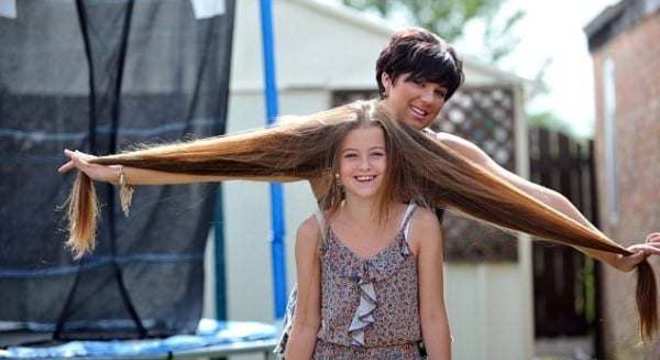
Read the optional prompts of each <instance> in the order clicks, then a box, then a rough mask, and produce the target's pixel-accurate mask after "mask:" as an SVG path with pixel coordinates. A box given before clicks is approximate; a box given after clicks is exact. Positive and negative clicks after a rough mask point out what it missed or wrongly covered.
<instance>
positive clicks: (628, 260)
mask: <svg viewBox="0 0 660 360" xmlns="http://www.w3.org/2000/svg"><path fill="white" fill-rule="evenodd" d="M436 135H437V137H436V139H437V140H438V141H440V142H442V143H443V144H444V145H446V146H448V147H450V148H451V149H452V150H454V151H456V152H458V153H459V154H461V155H463V156H465V157H466V158H468V159H470V160H472V161H473V162H475V163H476V164H478V165H480V166H482V167H483V168H485V169H486V170H489V171H491V172H492V173H494V174H496V175H499V176H500V177H502V178H504V179H506V180H507V181H508V182H510V183H511V184H512V185H514V186H515V187H517V188H518V189H520V190H522V191H524V192H526V193H527V194H529V195H530V196H532V197H534V198H535V199H537V200H539V201H541V202H542V203H544V204H546V205H548V206H550V207H551V208H553V209H555V210H557V211H559V212H560V213H562V214H564V215H566V216H568V217H569V218H571V219H573V220H575V221H577V222H578V223H580V224H582V225H585V226H587V227H588V228H590V229H593V230H596V231H599V230H598V229H597V228H596V227H595V226H594V225H593V224H591V223H590V222H589V220H587V218H585V217H584V215H582V213H580V211H579V210H578V209H577V208H576V207H575V206H574V205H573V204H572V203H571V202H570V201H569V200H568V199H567V198H566V197H565V196H563V195H562V194H560V193H558V192H557V191H554V190H552V189H548V188H546V187H543V186H541V185H538V184H535V183H533V182H531V181H528V180H527V179H525V178H522V177H520V176H518V175H516V174H514V173H512V172H510V171H508V170H507V169H505V168H503V167H501V166H500V165H499V164H497V163H496V162H495V161H494V160H493V159H492V158H491V157H490V156H488V154H486V153H485V152H484V151H483V150H481V149H480V148H479V147H478V146H476V145H475V144H473V143H471V142H470V141H468V140H465V139H463V138H461V137H458V136H456V135H452V134H448V133H438V134H436ZM576 249H578V250H580V251H581V252H583V253H585V254H586V255H588V256H591V257H592V258H595V259H598V260H600V261H603V262H605V263H607V264H609V265H611V266H613V267H615V268H617V269H619V270H621V271H626V272H627V271H631V270H633V269H634V268H635V267H636V266H637V264H639V263H640V262H642V261H643V260H644V259H646V257H648V256H649V255H660V235H658V233H652V234H649V235H648V236H647V239H646V243H645V244H637V245H632V246H629V247H628V248H627V249H628V250H629V251H631V252H634V253H635V254H633V255H628V256H624V255H620V254H615V253H611V252H607V251H599V250H594V249H588V248H582V247H576Z"/></svg>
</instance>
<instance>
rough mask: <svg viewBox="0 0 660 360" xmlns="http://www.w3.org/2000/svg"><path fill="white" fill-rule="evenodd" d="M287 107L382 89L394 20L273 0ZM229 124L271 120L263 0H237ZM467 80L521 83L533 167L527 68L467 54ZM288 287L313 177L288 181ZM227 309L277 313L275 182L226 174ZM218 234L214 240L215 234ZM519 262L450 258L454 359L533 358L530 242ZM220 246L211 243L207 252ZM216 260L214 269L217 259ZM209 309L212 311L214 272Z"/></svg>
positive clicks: (236, 127) (326, 103)
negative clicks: (491, 63)
mask: <svg viewBox="0 0 660 360" xmlns="http://www.w3.org/2000/svg"><path fill="white" fill-rule="evenodd" d="M273 12H274V14H273V16H274V19H273V21H274V32H275V58H276V68H277V84H278V89H279V102H280V114H308V113H312V112H316V111H319V110H323V109H327V108H329V107H330V106H331V105H332V98H333V93H334V92H337V91H345V90H369V89H375V88H376V83H375V78H374V77H375V70H374V67H375V62H376V58H377V56H378V54H379V52H380V50H381V48H382V46H384V44H385V43H386V42H387V40H388V38H389V36H390V34H391V33H392V32H393V30H394V29H393V28H392V27H391V26H389V25H388V24H387V23H386V22H384V21H377V20H372V19H366V18H365V17H364V16H362V15H361V14H360V13H359V12H356V11H353V10H351V9H347V8H342V7H335V6H330V5H326V4H323V3H320V2H318V1H315V0H278V1H274V2H273ZM233 51H234V52H233V61H232V74H231V93H230V101H229V118H228V128H227V132H228V133H232V132H237V131H241V130H246V129H252V128H258V127H262V126H263V125H264V119H265V113H266V112H265V99H264V96H263V84H264V82H263V64H262V49H261V30H260V18H259V1H258V0H240V1H236V18H235V29H234V50H233ZM464 60H465V63H464V69H465V72H466V76H467V85H477V84H478V85H482V84H502V83H506V84H508V85H512V86H513V87H514V89H517V90H515V92H516V102H517V106H516V109H517V110H516V114H515V123H516V130H515V131H516V133H517V134H518V135H520V136H516V138H517V139H518V140H517V141H518V144H516V149H517V152H518V154H516V155H517V156H516V159H518V160H517V163H516V167H517V170H518V173H519V174H522V175H523V176H527V169H528V164H527V144H526V138H527V136H526V133H527V130H526V126H525V121H524V117H523V115H522V101H523V100H522V87H523V85H524V84H523V83H524V81H523V80H522V79H520V78H519V77H517V76H515V75H512V74H508V73H505V72H502V71H499V70H497V69H494V68H491V67H488V66H484V65H481V64H478V63H476V62H475V61H473V60H471V59H464ZM284 192H285V200H284V201H285V217H286V245H287V272H288V273H287V275H288V279H289V282H288V284H289V289H290V288H291V285H292V284H293V283H294V281H295V266H294V256H293V243H294V241H295V232H296V228H297V226H298V224H300V223H301V222H302V220H303V219H304V218H305V217H307V216H308V215H309V214H311V213H312V212H313V211H314V210H315V202H314V200H313V197H312V194H311V191H310V189H309V186H308V184H307V183H306V182H298V183H291V184H286V185H285V186H284ZM223 205H224V211H225V222H224V227H225V253H226V257H225V266H226V270H227V294H226V295H227V314H228V317H229V319H230V320H257V321H265V322H272V321H273V298H272V283H271V274H270V273H271V264H270V243H269V237H270V200H269V190H268V185H267V184H265V183H256V182H246V181H240V182H227V183H225V192H224V204H223ZM210 243H212V242H210ZM518 247H519V248H518V261H517V262H504V263H477V264H475V263H452V262H448V263H446V264H445V272H446V276H445V279H446V280H445V289H446V290H445V296H446V300H447V307H448V313H449V318H450V325H451V329H452V334H453V337H454V344H453V351H454V357H455V358H456V359H475V360H478V359H484V360H485V359H489V360H493V359H530V358H532V357H533V343H534V334H533V331H534V330H533V329H534V327H533V312H532V280H531V265H530V264H531V260H530V249H531V247H530V243H529V242H528V241H520V242H519V245H518ZM208 253H209V254H212V253H213V252H212V251H209V252H208ZM209 258H210V260H211V261H209V262H208V264H209V267H208V268H210V269H212V260H213V259H211V257H210V256H209ZM207 274H209V275H207V284H208V286H207V289H208V291H206V294H207V298H206V300H207V301H206V304H207V306H206V311H205V315H206V316H213V310H212V309H213V306H212V304H213V303H214V299H213V295H214V291H213V288H212V286H213V285H212V271H208V272H207Z"/></svg>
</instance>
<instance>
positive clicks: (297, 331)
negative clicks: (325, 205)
mask: <svg viewBox="0 0 660 360" xmlns="http://www.w3.org/2000/svg"><path fill="white" fill-rule="evenodd" d="M320 238H321V230H320V228H319V225H318V223H317V222H316V219H315V218H314V217H313V216H311V217H309V218H308V219H307V220H305V222H303V223H302V225H300V227H299V228H298V233H297V234H296V247H295V248H296V273H297V281H298V294H297V298H296V309H295V311H294V313H293V327H292V328H291V334H290V336H289V340H288V341H287V344H286V348H285V353H284V357H285V358H286V359H287V360H289V359H291V360H293V359H311V358H312V354H313V353H314V346H315V345H316V334H317V333H318V330H319V327H320V326H321V262H320V254H319V241H320Z"/></svg>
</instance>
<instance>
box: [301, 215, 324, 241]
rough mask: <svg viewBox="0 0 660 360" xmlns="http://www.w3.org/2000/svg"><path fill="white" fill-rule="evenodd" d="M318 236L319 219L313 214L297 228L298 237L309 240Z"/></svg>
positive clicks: (319, 231)
mask: <svg viewBox="0 0 660 360" xmlns="http://www.w3.org/2000/svg"><path fill="white" fill-rule="evenodd" d="M320 235H321V224H319V219H318V218H317V215H315V214H312V215H310V216H308V217H307V218H306V219H305V220H304V221H303V222H302V223H301V224H300V225H299V226H298V237H302V238H306V239H310V238H317V237H319V236H320Z"/></svg>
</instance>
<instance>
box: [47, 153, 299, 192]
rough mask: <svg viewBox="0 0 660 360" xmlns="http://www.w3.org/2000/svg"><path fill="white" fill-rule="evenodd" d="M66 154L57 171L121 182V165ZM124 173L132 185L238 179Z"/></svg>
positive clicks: (125, 169) (139, 171) (129, 169)
mask: <svg viewBox="0 0 660 360" xmlns="http://www.w3.org/2000/svg"><path fill="white" fill-rule="evenodd" d="M64 155H66V156H67V157H69V161H68V162H66V163H65V164H64V165H62V166H60V168H59V169H57V171H59V172H60V173H62V174H63V173H66V172H68V171H69V170H72V169H74V168H77V169H78V170H80V171H82V172H84V173H85V174H87V176H89V177H90V178H92V179H93V180H95V181H104V182H109V183H113V184H117V183H118V182H119V173H120V169H121V166H119V165H99V164H92V163H90V162H89V160H91V159H93V158H95V156H94V155H90V154H86V153H83V152H79V151H71V150H68V149H67V150H64ZM123 172H124V175H125V176H126V179H127V181H128V184H130V185H169V184H190V183H200V182H219V181H226V180H237V178H232V177H228V176H214V175H189V174H177V173H169V172H164V171H156V170H147V169H138V168H134V167H129V166H124V167H123ZM241 179H244V180H254V181H281V182H287V181H296V180H300V179H298V178H292V177H282V176H280V177H275V176H273V177H256V176H255V177H245V178H241Z"/></svg>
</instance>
